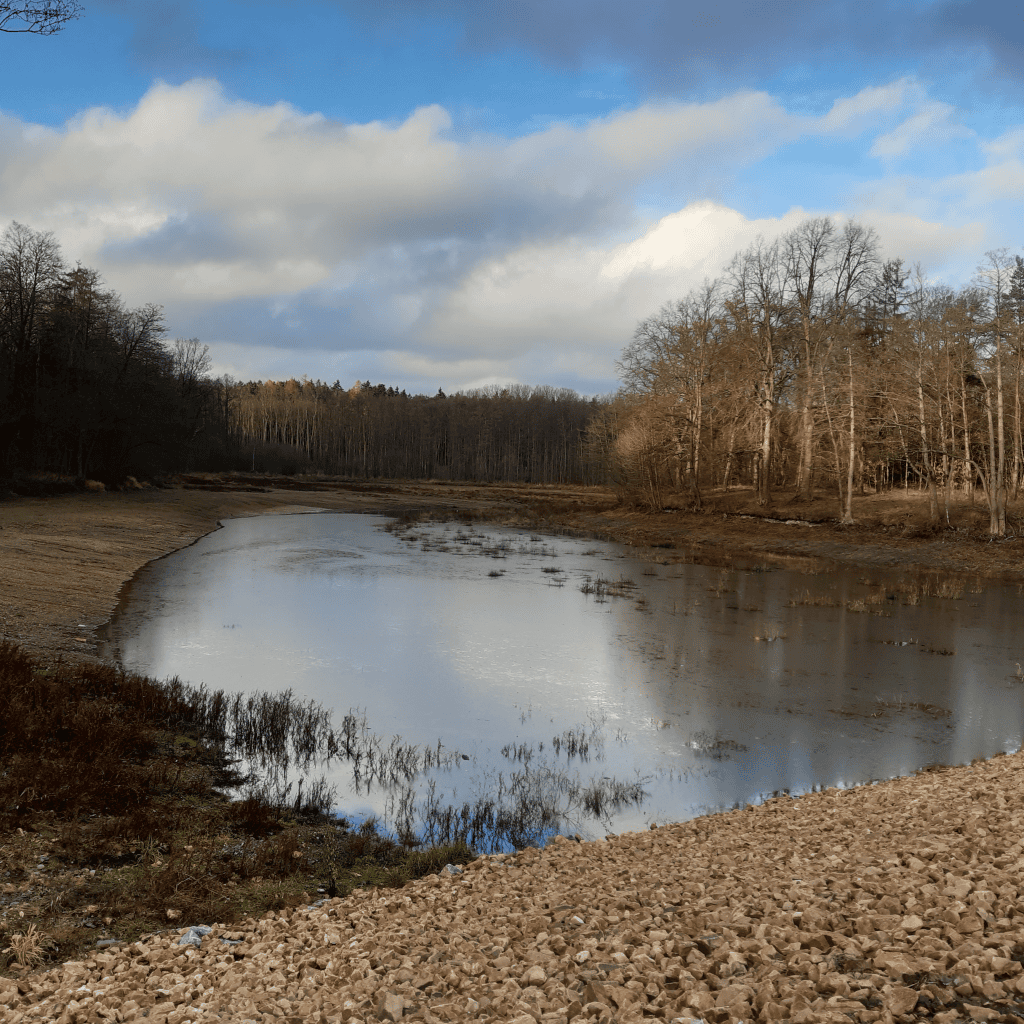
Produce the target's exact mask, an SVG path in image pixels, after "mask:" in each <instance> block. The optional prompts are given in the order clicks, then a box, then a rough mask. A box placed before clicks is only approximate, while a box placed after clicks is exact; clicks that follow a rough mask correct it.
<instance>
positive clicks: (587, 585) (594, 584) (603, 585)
mask: <svg viewBox="0 0 1024 1024" xmlns="http://www.w3.org/2000/svg"><path fill="white" fill-rule="evenodd" d="M634 590H636V584H635V583H634V582H633V581H632V580H627V579H618V580H609V579H605V577H603V576H598V577H596V578H592V577H590V576H587V577H586V579H584V581H583V582H582V583H581V584H580V593H581V594H587V595H588V596H589V595H593V596H594V597H596V598H597V599H598V600H602V599H605V598H609V597H631V596H632V592H633V591H634Z"/></svg>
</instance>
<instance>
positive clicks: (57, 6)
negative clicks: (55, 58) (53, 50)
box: [0, 0, 82, 36]
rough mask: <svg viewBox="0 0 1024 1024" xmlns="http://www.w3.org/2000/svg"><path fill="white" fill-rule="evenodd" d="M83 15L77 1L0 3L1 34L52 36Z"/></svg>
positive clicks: (47, 0) (44, 0)
mask: <svg viewBox="0 0 1024 1024" xmlns="http://www.w3.org/2000/svg"><path fill="white" fill-rule="evenodd" d="M81 13H82V5H81V4H80V3H77V2H76V0H43V2H42V3H28V4H25V3H22V4H8V3H0V32H10V33H29V32H31V33H33V34H35V35H39V36H52V35H56V33H58V32H60V31H61V29H63V28H65V27H66V26H67V24H68V22H69V21H74V20H75V19H77V18H78V17H79V16H80V14H81Z"/></svg>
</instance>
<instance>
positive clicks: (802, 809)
mask: <svg viewBox="0 0 1024 1024" xmlns="http://www.w3.org/2000/svg"><path fill="white" fill-rule="evenodd" d="M208 927H209V931H206V928H205V927H197V926H191V927H189V928H184V929H181V930H180V931H172V932H166V933H163V934H160V935H155V936H152V937H150V938H148V939H145V940H141V941H138V942H135V943H133V944H131V945H122V946H118V947H114V948H110V949H106V950H98V951H96V952H95V953H94V954H93V955H92V956H91V957H90V958H89V959H87V960H83V961H80V962H74V963H67V964H64V965H62V966H60V967H58V968H55V969H53V970H50V971H47V972H38V973H34V974H31V975H28V976H25V977H22V978H20V979H19V980H16V981H12V980H9V979H0V1022H3V1024H8V1022H10V1024H15V1022H21V1021H60V1022H62V1024H78V1022H86V1021H89V1022H92V1021H136V1020H143V1019H144V1020H146V1021H147V1024H185V1022H186V1021H190V1022H198V1021H213V1020H220V1021H231V1022H239V1024H241V1022H245V1021H252V1022H260V1024H263V1022H269V1021H271V1020H278V1019H281V1018H284V1019H287V1020H289V1021H315V1022H336V1021H337V1022H348V1021H360V1022H371V1021H390V1022H394V1024H397V1022H398V1021H423V1022H425V1024H434V1022H444V1024H449V1022H457V1021H464V1020H474V1021H481V1022H484V1024H489V1022H492V1021H501V1022H505V1021H510V1022H514V1024H548V1022H551V1024H563V1022H564V1024H570V1022H578V1024H590V1022H594V1024H611V1022H613V1021H614V1022H620V1024H622V1022H625V1024H629V1022H633V1021H641V1020H643V1019H645V1018H657V1019H661V1020H665V1021H669V1022H672V1021H680V1020H682V1021H689V1020H703V1021H705V1022H708V1024H727V1022H733V1021H741V1020H742V1021H778V1020H783V1021H785V1020H788V1021H793V1022H795V1024H812V1022H817V1021H837V1022H840V1021H841V1022H847V1021H857V1022H864V1024H868V1022H873V1021H882V1022H885V1024H890V1022H893V1021H901V1022H908V1021H913V1020H934V1021H935V1022H936V1024H953V1022H955V1021H961V1020H963V1021H988V1020H994V1021H1017V1020H1021V1019H1024V969H1022V963H1024V755H1022V754H1020V753H1018V754H1013V755H1009V756H1001V757H997V758H994V759H992V760H991V761H988V762H985V763H977V764H975V765H973V766H970V767H960V768H947V769H936V770H931V771H926V772H922V773H920V774H918V775H916V776H912V777H909V778H904V779H897V780H893V781H890V782H885V783H880V784H877V785H866V786H861V787H857V788H853V789H846V790H841V789H829V790H825V791H822V792H818V793H811V794H808V795H806V796H803V797H800V798H799V799H790V798H788V797H780V798H776V799H772V800H768V801H766V802H765V803H764V804H761V805H759V806H756V807H755V806H748V807H747V808H745V809H743V810H736V811H732V812H729V813H725V814H718V815H713V816H709V817H704V818H699V819H695V820H693V821H689V822H685V823H681V824H673V825H662V826H660V827H657V828H653V827H652V829H650V830H648V831H644V832H638V833H631V834H625V835H621V836H610V837H608V838H606V839H605V840H602V841H599V842H593V843H576V842H573V841H571V840H568V839H566V838H564V837H559V838H557V839H555V840H554V841H552V842H551V843H549V844H548V846H547V847H546V848H545V849H543V850H538V849H526V850H523V851H521V852H519V853H518V854H516V855H501V856H485V857H480V858H478V859H477V860H475V861H473V862H472V863H470V864H468V865H466V867H465V870H464V871H463V872H462V873H461V874H460V873H455V874H452V873H451V872H448V871H445V872H442V873H440V874H438V875H432V876H429V877H427V878H423V879H419V880H417V881H415V882H411V883H409V884H408V885H406V886H405V887H404V888H402V889H398V890H375V891H356V892H353V893H352V894H351V895H350V896H348V897H346V898H344V899H326V900H319V901H317V903H315V904H313V905H311V906H307V907H301V908H298V909H295V910H291V911H286V912H281V913H272V914H270V915H268V916H266V917H264V918H262V919H260V920H248V921H245V922H243V923H242V924H240V925H234V926H225V925H222V924H216V923H215V924H213V925H211V926H208ZM190 935H191V936H192V937H193V938H194V939H195V940H197V942H195V943H186V944H185V945H182V942H183V940H184V939H185V938H186V937H188V936H190ZM225 939H226V940H229V941H231V942H234V943H236V944H235V945H228V944H225V943H224V942H223V941H218V940H225Z"/></svg>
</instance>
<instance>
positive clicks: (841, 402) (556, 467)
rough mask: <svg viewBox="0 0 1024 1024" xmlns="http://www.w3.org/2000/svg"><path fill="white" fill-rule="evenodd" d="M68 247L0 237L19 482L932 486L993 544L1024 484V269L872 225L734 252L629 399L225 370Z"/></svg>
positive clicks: (12, 471) (1, 406) (808, 488)
mask: <svg viewBox="0 0 1024 1024" xmlns="http://www.w3.org/2000/svg"><path fill="white" fill-rule="evenodd" d="M210 365H211V364H210V358H209V353H208V350H207V347H206V346H205V345H202V344H201V343H200V342H199V341H198V340H197V339H188V340H182V339H177V340H175V341H173V342H169V341H167V340H165V331H164V322H163V313H162V310H161V309H160V307H158V306H155V305H145V306H142V307H139V308H136V309H130V308H128V307H127V306H125V304H124V303H123V302H122V300H121V299H120V298H119V297H118V296H117V295H116V294H114V293H112V292H109V291H104V290H102V288H101V287H100V280H99V276H98V274H97V273H96V272H95V271H92V270H89V269H87V268H84V267H82V266H76V267H74V268H73V269H72V268H70V267H68V266H67V264H66V263H65V261H64V259H63V256H62V255H61V252H60V248H59V246H58V244H57V242H56V241H55V239H54V238H53V236H52V235H51V234H49V233H41V232H36V231H33V230H31V229H30V228H27V227H25V226H23V225H20V224H17V223H14V224H12V225H11V226H10V227H9V228H7V230H6V231H5V232H4V234H3V236H2V238H0V474H2V475H3V476H5V477H7V478H11V477H14V476H16V475H18V474H26V473H32V472H38V471H40V470H46V471H52V472H57V473H62V474H68V475H72V476H77V477H79V478H84V477H91V478H96V479H100V480H103V481H105V482H108V483H118V482H120V481H122V480H123V479H124V478H125V477H126V476H127V475H129V474H131V475H135V476H143V477H153V476H157V475H160V474H165V473H171V472H175V471H179V470H190V471H194V470H214V471H216V470H252V469H255V470H257V471H269V472H275V473H282V472H283V473H294V472H323V473H331V474H339V475H346V476H352V477H376V478H379V477H392V478H406V479H423V478H431V479H445V480H468V481H495V482H510V483H573V484H598V483H608V482H611V483H614V484H615V485H616V486H617V487H618V488H619V491H620V493H621V494H622V496H623V497H624V498H626V499H627V500H630V501H632V502H634V503H638V504H640V505H642V506H645V507H647V508H651V509H658V508H662V507H664V506H665V505H666V504H668V503H671V504H674V505H677V506H678V505H679V504H680V503H682V504H685V505H688V506H690V507H693V508H695V509H699V508H701V507H702V505H703V502H704V495H705V494H706V493H707V492H708V491H709V490H710V489H712V488H717V487H729V486H733V485H740V486H746V487H752V488H753V489H754V491H755V494H756V496H757V500H758V502H759V504H761V505H763V506H765V507H768V506H770V504H771V503H772V501H773V495H774V494H776V493H778V492H779V491H782V490H788V491H789V492H790V500H792V498H793V497H796V498H797V499H800V498H803V499H807V500H809V499H810V498H812V497H813V496H814V494H815V491H816V490H818V491H822V490H825V491H827V492H828V493H831V494H833V495H835V498H836V502H837V510H838V512H839V517H840V519H841V520H843V521H847V522H849V521H852V519H853V497H854V495H855V494H857V493H863V492H864V491H865V489H868V488H870V489H874V490H878V489H886V488H891V487H897V486H901V487H910V486H913V487H917V488H920V489H922V490H924V491H925V492H927V494H928V496H929V508H930V512H931V517H932V519H933V521H934V522H936V523H939V522H940V521H941V519H942V518H943V511H944V508H945V509H948V505H949V502H950V499H951V496H952V493H953V492H954V490H958V491H961V492H974V491H975V490H979V491H980V492H981V493H982V495H983V496H984V499H985V501H987V503H988V509H989V515H990V533H991V534H992V535H993V536H997V537H998V536H1004V535H1006V532H1007V522H1006V505H1007V500H1008V499H1009V498H1016V497H1018V495H1019V492H1020V488H1021V486H1022V484H1024V441H1022V427H1024V424H1022V409H1021V377H1022V371H1024V260H1022V258H1021V257H1020V256H1015V255H1012V254H1011V253H1010V252H1009V251H1008V250H998V251H995V252H990V253H988V254H987V255H986V260H985V262H984V264H983V265H982V266H981V267H979V268H978V272H977V274H976V276H975V279H974V280H973V282H972V283H971V284H970V285H969V286H966V287H964V288H961V289H959V290H957V289H952V288H948V287H946V286H942V285H934V284H929V283H928V282H927V280H926V278H925V275H924V274H923V272H922V271H921V269H920V267H914V268H907V267H905V266H904V264H903V262H902V261H901V260H899V259H890V260H883V259H882V258H881V256H880V251H879V243H878V240H877V238H876V237H875V235H874V233H873V231H871V230H870V229H866V228H864V227H862V226H860V225H858V224H856V223H852V222H848V223H845V224H843V225H841V226H840V225H837V224H836V223H835V222H834V221H832V220H831V219H829V218H815V219H810V220H807V221H805V222H804V223H802V224H801V225H800V226H799V227H797V228H796V229H795V230H794V231H792V232H790V233H789V234H787V235H785V236H782V237H780V238H778V239H775V240H771V241H769V240H764V239H759V240H758V241H757V242H755V243H754V244H753V245H752V246H750V247H749V248H748V249H746V250H744V251H743V252H740V253H738V254H737V255H736V256H735V257H734V258H733V260H732V261H731V262H730V264H729V265H728V266H727V267H726V268H725V270H724V272H723V274H722V276H721V277H720V278H719V279H717V280H715V281H712V282H707V283H705V285H704V286H703V287H702V288H700V289H698V290H697V291H694V292H691V293H690V294H689V295H687V296H686V297H685V298H682V299H679V300H676V301H673V302H670V303H667V304H666V305H665V306H663V307H662V309H661V310H660V312H658V313H657V314H655V315H653V316H651V317H649V318H647V319H645V320H644V321H642V322H641V323H640V324H639V326H638V327H637V329H636V332H635V334H634V336H633V339H632V342H631V343H630V344H629V345H628V346H627V347H626V349H625V351H624V352H623V356H622V360H621V362H620V363H619V370H620V373H621V378H622V387H621V389H620V391H619V392H618V394H616V395H614V396H607V397H603V398H585V397H581V396H580V395H578V394H576V393H575V392H574V391H571V390H568V389H557V388H550V387H528V386H524V385H508V386H492V387H488V388H483V389H480V390H476V391H468V392H459V393H457V394H454V395H451V396H445V395H444V393H443V392H441V391H439V392H438V393H437V394H436V395H434V396H425V395H415V396H410V395H407V394H406V393H405V392H404V391H397V390H396V389H395V388H393V387H386V386H384V385H376V386H372V385H370V383H369V382H366V383H362V382H357V383H356V385H355V386H353V387H345V386H343V385H342V384H341V382H340V381H335V382H334V383H333V384H326V383H323V382H321V381H310V380H308V379H306V378H303V379H302V380H288V381H283V382H274V381H266V382H248V383H241V382H237V381H234V380H232V379H231V378H229V377H220V378H217V379H213V378H211V376H210Z"/></svg>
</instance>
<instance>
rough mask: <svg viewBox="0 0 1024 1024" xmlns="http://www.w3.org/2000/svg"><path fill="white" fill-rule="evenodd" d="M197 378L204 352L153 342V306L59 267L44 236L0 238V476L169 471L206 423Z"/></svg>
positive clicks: (79, 270) (159, 314)
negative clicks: (129, 301)
mask: <svg viewBox="0 0 1024 1024" xmlns="http://www.w3.org/2000/svg"><path fill="white" fill-rule="evenodd" d="M209 369H210V359H209V355H208V352H207V349H206V346H204V345H200V344H199V342H198V341H197V340H196V339H190V340H187V341H186V340H181V339H178V340H176V341H174V342H170V343H168V342H167V341H165V339H164V318H163V311H162V310H161V308H160V307H159V306H156V305H153V304H147V305H143V306H139V307H135V308H133V307H129V306H128V305H126V304H125V303H124V302H123V301H122V300H121V298H120V297H119V296H118V295H117V294H116V293H114V292H112V291H109V290H105V289H103V288H102V287H101V283H100V278H99V275H98V274H97V273H96V271H94V270H90V269H88V268H86V267H83V266H81V265H78V266H75V267H70V266H69V265H68V264H67V262H66V261H65V260H64V257H63V255H62V253H61V250H60V246H59V244H58V243H57V241H56V240H55V238H54V237H53V235H52V233H50V232H38V231H33V230H31V229H30V228H27V227H25V226H24V225H22V224H18V223H17V222H15V223H12V224H11V225H10V226H9V227H8V228H7V229H6V230H5V231H4V233H3V235H2V236H0V475H2V476H4V477H8V478H9V477H12V476H14V475H17V474H19V473H29V472H33V471H38V470H48V471H52V472H56V473H61V474H68V475H71V476H78V477H96V478H99V479H103V480H109V481H119V480H121V479H123V478H124V476H125V475H126V474H127V473H131V472H135V473H144V474H147V475H151V474H153V473H158V472H165V471H170V470H173V469H176V468H178V467H179V466H180V465H181V464H182V462H183V460H184V459H185V458H186V457H187V451H188V449H189V447H190V445H192V444H193V443H194V442H195V441H196V440H197V439H198V438H199V436H200V434H202V433H203V432H204V431H208V430H209V429H210V428H211V425H212V422H213V419H214V418H215V416H214V414H215V412H216V409H217V405H216V403H214V402H212V401H211V399H212V398H213V397H214V394H215V391H216V388H217V384H216V383H215V382H213V381H211V380H210V378H209Z"/></svg>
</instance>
